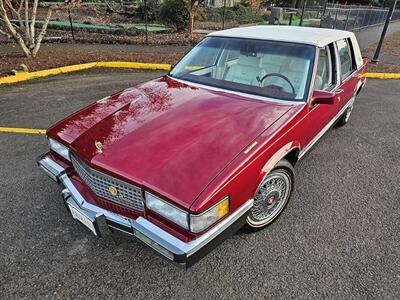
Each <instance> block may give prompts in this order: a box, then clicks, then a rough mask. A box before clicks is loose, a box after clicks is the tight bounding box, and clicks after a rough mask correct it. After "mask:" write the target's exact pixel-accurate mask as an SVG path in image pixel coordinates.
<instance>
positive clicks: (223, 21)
mask: <svg viewBox="0 0 400 300" xmlns="http://www.w3.org/2000/svg"><path fill="white" fill-rule="evenodd" d="M225 8H226V0H224V8H223V9H222V29H225Z"/></svg>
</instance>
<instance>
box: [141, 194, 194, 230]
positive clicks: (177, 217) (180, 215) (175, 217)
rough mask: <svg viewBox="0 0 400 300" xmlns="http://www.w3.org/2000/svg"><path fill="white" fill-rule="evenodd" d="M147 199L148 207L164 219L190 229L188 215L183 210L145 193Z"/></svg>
mask: <svg viewBox="0 0 400 300" xmlns="http://www.w3.org/2000/svg"><path fill="white" fill-rule="evenodd" d="M145 197H146V207H147V208H148V209H150V210H152V211H154V212H156V213H158V214H159V215H161V216H163V217H164V218H166V219H168V220H170V221H172V222H174V223H176V224H178V225H179V226H181V227H183V228H185V229H189V224H188V213H187V212H184V211H183V210H181V209H179V208H177V207H175V206H173V205H171V204H169V203H167V202H165V201H163V200H161V199H160V198H158V197H156V196H154V195H153V194H150V193H148V192H146V193H145Z"/></svg>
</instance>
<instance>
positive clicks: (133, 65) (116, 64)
mask: <svg viewBox="0 0 400 300" xmlns="http://www.w3.org/2000/svg"><path fill="white" fill-rule="evenodd" d="M96 67H102V68H124V69H141V70H164V71H169V70H170V69H171V65H168V64H150V63H138V62H123V61H109V62H98V63H96Z"/></svg>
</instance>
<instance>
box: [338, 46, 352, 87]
mask: <svg viewBox="0 0 400 300" xmlns="http://www.w3.org/2000/svg"><path fill="white" fill-rule="evenodd" d="M336 45H337V49H338V54H339V62H340V79H341V80H344V79H346V78H347V77H348V76H349V75H350V74H351V73H352V72H353V71H354V70H355V69H356V68H355V61H354V54H353V51H352V48H351V46H350V44H349V41H348V40H339V41H337V42H336Z"/></svg>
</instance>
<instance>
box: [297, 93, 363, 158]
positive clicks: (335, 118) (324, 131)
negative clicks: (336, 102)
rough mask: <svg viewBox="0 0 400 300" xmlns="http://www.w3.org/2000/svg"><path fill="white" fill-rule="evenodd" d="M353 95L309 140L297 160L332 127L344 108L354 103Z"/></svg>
mask: <svg viewBox="0 0 400 300" xmlns="http://www.w3.org/2000/svg"><path fill="white" fill-rule="evenodd" d="M354 100H355V97H353V98H352V99H351V100H350V101H349V102H348V103H347V104H346V105H345V106H344V107H343V108H342V109H341V110H340V111H339V113H337V114H336V116H335V117H333V119H332V120H331V121H330V122H329V123H328V124H326V126H325V127H324V128H323V129H322V130H321V131H320V132H319V133H318V134H317V135H316V136H315V137H314V138H313V139H312V140H311V142H310V143H309V144H308V145H307V146H306V147H305V148H304V149H303V150H301V151H300V154H299V160H300V159H301V158H302V157H303V156H304V154H306V153H307V151H308V150H310V149H311V148H312V146H314V145H315V143H316V142H318V140H319V139H320V138H321V137H322V136H323V135H324V134H325V133H326V132H327V131H328V130H329V129H330V128H331V127H332V125H333V124H335V122H336V121H337V120H338V119H339V118H340V116H341V115H342V114H343V113H344V112H345V110H346V109H347V108H348V107H349V106H350V105H352V104H353V103H354Z"/></svg>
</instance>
